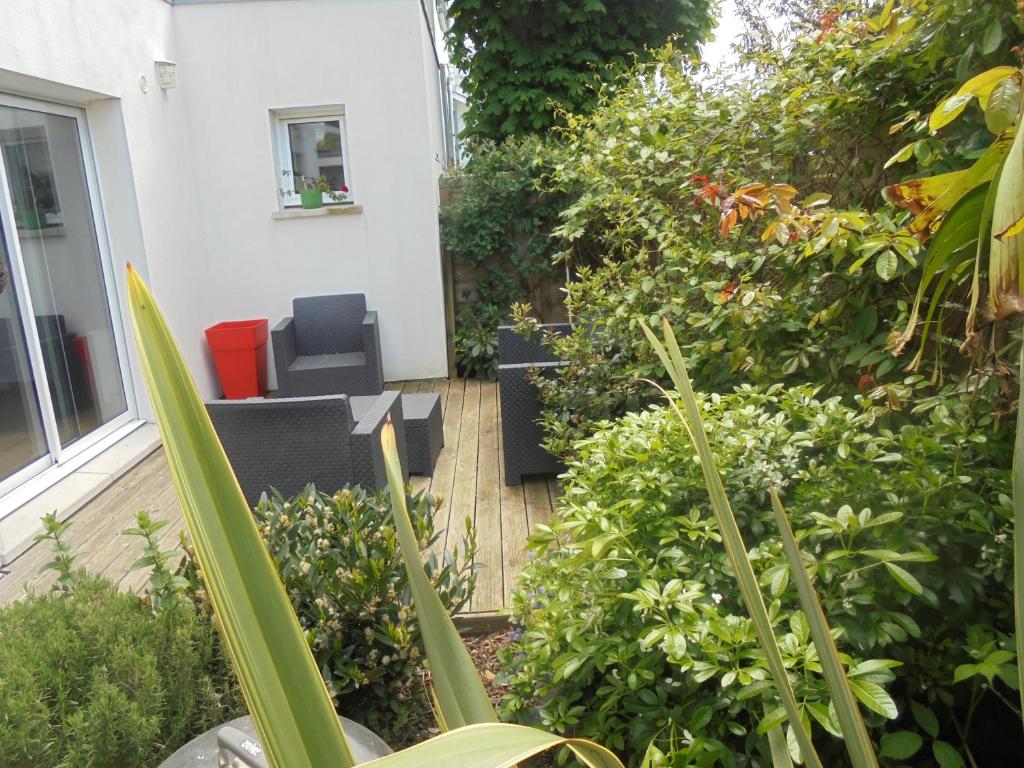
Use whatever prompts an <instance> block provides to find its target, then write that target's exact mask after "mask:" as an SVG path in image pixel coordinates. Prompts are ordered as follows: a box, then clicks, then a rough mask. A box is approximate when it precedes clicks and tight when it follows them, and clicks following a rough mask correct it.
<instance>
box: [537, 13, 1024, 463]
mask: <svg viewBox="0 0 1024 768" xmlns="http://www.w3.org/2000/svg"><path fill="white" fill-rule="evenodd" d="M857 15H858V14H857V13H856V11H855V10H852V9H851V10H850V12H849V13H847V14H840V15H837V16H836V17H835V18H833V19H831V21H829V22H828V23H827V24H826V27H825V28H823V29H822V30H816V31H815V32H814V33H813V34H809V35H803V36H801V37H799V38H798V39H797V40H796V42H795V43H794V44H793V45H792V46H787V47H786V48H785V50H780V51H776V52H773V53H770V54H768V53H766V54H764V55H763V56H762V57H760V58H758V59H757V60H756V61H755V62H754V64H756V65H757V66H758V67H759V68H761V69H762V70H763V71H761V72H760V73H759V74H760V76H759V77H757V78H749V77H734V76H731V75H730V74H728V73H727V74H726V75H725V76H723V77H720V78H710V79H704V80H699V79H697V78H694V77H692V76H690V74H689V73H687V72H685V71H681V70H680V68H679V66H678V65H677V63H675V62H674V61H673V60H672V59H671V58H664V59H662V60H660V61H656V62H654V63H651V64H646V65H643V66H640V67H638V68H636V69H635V70H634V71H633V73H632V76H631V78H630V79H629V80H626V81H623V83H622V84H621V85H620V86H619V87H617V88H608V89H606V90H605V91H603V92H602V94H601V98H600V104H599V105H598V107H597V108H596V109H595V110H594V111H593V112H592V113H590V114H588V115H585V116H569V117H568V118H567V125H566V128H565V130H564V131H562V132H561V133H560V137H561V140H562V142H563V147H562V150H561V153H560V155H559V158H560V160H559V162H557V163H555V164H554V167H553V170H552V172H551V173H550V175H549V176H546V177H545V179H544V181H545V186H546V187H550V188H553V189H555V190H558V191H560V192H561V193H562V194H564V195H566V196H567V199H568V204H567V206H566V207H565V209H564V210H563V211H562V214H561V218H562V223H561V226H559V227H558V228H556V229H555V230H554V235H555V236H556V237H558V238H560V240H561V245H562V251H561V252H560V257H561V258H565V259H567V260H568V261H570V262H571V263H572V264H574V265H580V264H582V265H588V264H589V265H591V268H590V269H580V270H579V273H578V275H577V276H576V277H575V278H574V279H573V280H571V281H570V282H569V283H568V284H567V286H566V291H567V299H566V303H567V309H568V313H569V315H570V316H571V317H572V318H573V319H574V320H576V321H577V323H578V324H579V325H580V327H581V329H583V328H585V329H587V331H586V332H584V331H583V330H581V331H579V332H577V333H576V334H574V336H572V337H570V338H567V339H563V340H561V341H560V342H559V343H558V344H557V345H556V346H557V347H558V354H559V356H560V357H561V358H562V359H564V360H566V361H567V362H568V363H569V365H568V366H567V367H565V368H563V369H562V371H561V375H560V376H558V377H556V378H554V379H551V380H549V381H547V382H546V383H545V382H541V387H542V389H543V398H544V403H545V408H546V410H547V414H546V418H545V428H546V434H547V436H548V446H549V448H551V449H552V450H553V451H555V452H556V453H567V452H568V451H569V450H570V449H571V445H572V443H573V441H575V440H578V439H580V438H583V437H586V436H588V435H589V434H590V431H591V430H592V428H593V425H594V424H595V423H597V422H598V421H600V420H601V419H605V418H615V417H618V416H621V415H622V414H624V413H626V412H627V411H628V410H629V409H632V408H636V407H639V406H641V405H643V404H644V403H645V402H647V401H648V395H647V394H646V393H645V392H641V391H639V390H638V389H637V388H636V384H635V382H636V380H637V379H638V378H640V377H651V378H654V379H656V380H658V381H660V382H662V383H665V382H666V378H665V375H664V372H663V371H662V370H661V367H660V366H658V365H657V364H656V363H655V361H654V358H653V356H652V354H651V353H650V351H649V350H647V349H646V345H645V344H644V343H643V342H642V336H641V334H640V332H639V327H638V325H637V321H638V320H639V319H644V320H645V321H646V322H647V323H648V324H649V325H651V326H652V327H656V326H657V325H658V324H659V323H660V318H661V317H667V318H668V319H669V321H670V322H671V324H672V327H673V330H674V332H675V334H676V336H677V338H678V339H679V341H680V344H681V345H683V347H684V350H683V351H684V353H685V354H687V356H688V360H689V361H690V362H691V363H692V364H691V373H692V374H693V377H694V381H695V382H696V385H697V387H698V389H701V390H704V391H711V390H716V389H718V390H722V389H724V390H728V389H730V388H731V387H732V386H734V385H736V384H738V383H756V384H762V383H765V382H768V383H774V382H777V381H784V382H785V383H787V384H794V383H799V382H802V381H814V382H816V383H818V384H820V385H822V386H824V387H825V389H826V391H827V392H828V393H829V394H843V395H847V396H850V395H853V394H856V393H857V391H858V389H859V388H860V387H864V388H865V389H873V388H874V387H875V386H876V385H881V386H885V385H899V384H900V381H901V379H902V373H901V371H902V370H903V368H904V367H905V366H906V365H907V364H908V363H911V362H912V360H913V357H914V353H915V352H916V351H917V344H909V345H904V349H903V354H901V355H900V356H898V357H894V356H893V355H892V354H890V352H891V350H892V349H893V348H896V347H899V346H900V344H898V343H897V340H898V338H899V335H900V332H902V331H903V330H904V329H905V328H906V325H907V323H908V320H909V312H908V310H909V309H910V305H911V304H912V302H913V297H914V293H915V289H916V287H917V284H918V282H919V281H920V280H921V275H922V261H923V259H922V256H923V251H924V248H923V247H922V242H923V241H926V240H927V235H926V233H921V234H920V238H915V237H913V236H912V235H911V233H908V232H907V231H904V230H903V227H904V225H905V224H906V223H907V222H908V221H909V217H908V216H907V212H906V211H904V210H903V209H901V208H898V207H897V206H895V205H892V204H889V203H887V202H886V201H885V200H884V199H883V197H882V195H881V194H880V193H881V191H882V189H883V187H884V186H885V185H886V184H887V183H891V182H894V181H897V180H899V179H901V178H913V177H916V176H920V175H927V174H932V173H939V172H944V171H953V170H956V169H961V168H965V167H967V166H969V165H970V164H971V163H972V162H973V160H974V158H976V157H977V156H978V154H980V152H981V149H982V148H983V147H985V146H986V145H987V144H989V143H990V142H991V140H992V135H991V134H990V133H988V132H987V131H986V129H985V126H984V124H983V122H982V120H981V113H980V111H979V110H975V112H973V113H972V114H971V115H969V116H968V122H965V123H963V124H951V125H950V126H948V127H947V128H944V129H943V130H942V131H941V132H940V134H939V135H932V134H930V133H929V131H928V128H927V119H926V118H927V114H928V113H929V112H930V111H931V110H932V109H933V107H934V106H935V104H936V103H937V102H938V101H939V100H940V99H941V98H942V97H943V96H946V95H949V93H951V92H952V91H953V90H955V88H956V87H958V86H959V84H960V83H961V82H963V80H965V79H966V78H967V77H970V76H972V75H974V74H977V73H979V72H981V71H983V70H985V69H986V68H988V67H990V66H993V65H996V64H1003V63H1012V62H1013V61H1014V60H1015V58H1014V54H1013V53H1012V52H1011V45H1012V43H1011V41H1018V40H1019V39H1020V34H1021V24H1020V22H1019V20H1018V19H1017V18H1016V11H1015V6H1014V3H1013V2H1011V1H1010V0H999V1H998V2H993V3H985V4H982V5H980V6H973V5H970V4H967V3H963V2H955V1H954V0H939V1H938V2H934V3H927V4H922V3H912V4H911V3H904V4H901V5H900V6H899V7H897V8H895V10H893V12H892V14H889V13H888V11H886V12H884V13H883V16H884V19H882V17H876V18H873V19H862V18H855V16H857ZM890 21H891V24H890V23H889V22H890ZM833 22H834V23H833ZM968 36H970V37H968ZM968 40H970V41H972V42H970V44H968V43H967V42H966V41H968ZM983 40H985V41H991V40H995V43H996V45H992V44H990V43H989V42H986V43H985V44H984V45H983V44H982V41H983ZM908 146H909V147H911V148H912V149H913V151H912V152H907V153H905V154H906V157H905V158H904V159H905V162H894V163H892V164H889V163H888V162H887V161H888V160H889V159H890V158H891V157H893V156H894V155H895V154H896V153H897V152H898V151H900V149H901V148H906V147H908ZM886 165H888V167H885V166H886ZM754 182H760V183H763V184H767V185H772V184H774V185H792V187H788V186H785V187H783V191H788V192H791V193H792V195H791V197H790V198H789V199H787V201H786V203H785V204H784V205H783V206H781V208H785V209H786V213H785V214H783V213H782V212H781V210H779V208H780V206H778V205H774V204H772V203H771V202H766V201H759V200H755V201H754V202H753V203H751V200H750V199H747V200H746V202H745V203H744V202H743V200H739V199H737V197H736V194H737V192H738V190H741V189H743V188H748V189H749V187H747V185H749V184H751V183H754ZM793 188H795V189H793ZM741 197H742V196H741ZM832 206H835V208H833V207H832ZM740 211H742V212H743V214H744V215H743V217H742V218H741V217H740V216H739V212H740ZM730 212H731V215H732V216H734V217H736V221H735V222H732V221H731V220H730V219H729V216H730ZM776 219H784V224H785V226H783V227H779V226H778V225H777V222H776V221H775V220H776ZM723 222H724V223H725V224H726V225H727V226H725V227H724V230H726V231H724V232H723ZM798 224H799V225H798ZM773 227H774V228H773ZM919 240H920V242H919ZM595 253H597V254H599V255H600V257H601V258H600V259H599V260H595V259H594V254H595ZM595 261H596V263H595ZM971 277H972V270H969V269H968V270H962V271H961V272H960V273H958V274H957V276H956V279H955V280H954V281H953V282H952V286H954V288H953V289H951V290H950V293H949V296H948V300H947V301H945V302H943V303H942V306H941V308H940V310H939V311H938V314H937V315H936V318H935V321H936V323H937V324H938V326H939V328H938V329H937V330H936V328H934V327H933V328H932V329H931V333H930V335H929V343H928V348H927V350H926V354H925V355H924V359H923V361H922V362H921V364H920V371H919V372H920V373H922V375H924V376H925V378H926V379H929V380H930V379H931V378H932V375H933V374H934V378H935V380H936V381H939V380H941V379H942V378H943V376H945V377H946V378H947V379H948V378H949V377H950V376H953V377H954V378H956V377H959V376H962V375H963V374H964V372H965V370H968V369H970V368H972V367H975V366H979V365H981V366H991V369H992V370H995V371H999V370H1000V369H1002V370H1003V371H1006V370H1008V369H1007V368H1005V367H1001V366H1000V365H999V363H998V362H995V363H993V360H992V358H993V357H997V356H998V355H992V354H986V347H989V346H990V344H989V342H990V341H991V348H994V349H1002V348H1003V341H1002V338H1003V333H1005V331H1004V330H1002V329H1000V330H999V331H998V332H996V331H991V332H990V335H989V337H988V338H985V337H979V338H978V339H976V340H975V345H973V346H971V347H970V351H974V352H975V353H976V354H974V355H973V357H974V359H972V360H971V361H965V360H964V358H963V356H962V355H961V353H960V347H961V342H962V341H963V340H964V332H963V329H964V325H965V324H964V319H965V315H966V312H967V302H966V301H965V296H966V293H967V290H966V289H967V288H968V287H969V283H970V280H971ZM920 319H923V317H922V318H920ZM934 324H935V323H933V325H934ZM911 330H914V329H913V328H912V329H911ZM918 330H920V329H918ZM986 331H987V332H988V331H989V329H988V328H986ZM978 350H981V351H980V352H978ZM1002 359H1003V360H1013V359H1014V355H1013V350H1012V349H1011V350H1003V356H1002ZM1007 390H1009V391H1015V390H1016V387H1015V385H1013V384H1010V385H1009V386H1008V387H1007ZM1002 405H1003V404H1002V403H1000V406H1002Z"/></svg>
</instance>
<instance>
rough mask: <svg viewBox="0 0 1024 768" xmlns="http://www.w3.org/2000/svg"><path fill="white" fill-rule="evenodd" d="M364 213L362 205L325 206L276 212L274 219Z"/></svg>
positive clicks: (272, 215) (273, 215)
mask: <svg viewBox="0 0 1024 768" xmlns="http://www.w3.org/2000/svg"><path fill="white" fill-rule="evenodd" d="M362 212H363V206H361V205H331V206H328V205H325V206H324V207H323V208H286V209H285V210H283V211H274V212H273V213H272V214H271V217H272V218H274V219H309V218H314V217H317V216H353V215H355V214H359V213H362Z"/></svg>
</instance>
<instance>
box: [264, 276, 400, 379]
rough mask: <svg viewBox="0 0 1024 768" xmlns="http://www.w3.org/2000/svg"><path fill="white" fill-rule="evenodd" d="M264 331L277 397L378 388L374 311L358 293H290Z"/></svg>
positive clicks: (377, 333)
mask: <svg viewBox="0 0 1024 768" xmlns="http://www.w3.org/2000/svg"><path fill="white" fill-rule="evenodd" d="M270 336H271V341H272V343H273V346H274V367H275V369H276V370H277V389H278V394H279V395H280V396H281V397H308V396H311V395H340V394H345V395H379V394H380V393H381V392H383V391H384V369H383V366H382V365H381V359H380V330H379V328H378V324H377V313H376V312H367V311H366V297H365V296H364V295H363V294H361V293H348V294H338V295H335V296H304V297H302V298H298V299H295V300H294V301H292V316H291V317H286V318H285V319H284V320H282V321H281V322H280V323H278V324H277V326H276V327H275V328H274V329H273V331H272V332H271V334H270Z"/></svg>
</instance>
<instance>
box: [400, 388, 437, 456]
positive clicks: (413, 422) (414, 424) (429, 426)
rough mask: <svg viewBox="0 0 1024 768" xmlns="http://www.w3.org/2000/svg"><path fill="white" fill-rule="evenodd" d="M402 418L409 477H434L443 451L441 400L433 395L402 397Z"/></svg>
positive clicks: (432, 393) (422, 394) (435, 394)
mask: <svg viewBox="0 0 1024 768" xmlns="http://www.w3.org/2000/svg"><path fill="white" fill-rule="evenodd" d="M402 418H403V420H404V421H405V446H406V448H405V450H406V456H407V459H408V462H409V473H410V474H414V475H427V476H430V475H432V474H434V464H436V463H437V457H438V455H440V453H441V449H442V448H444V426H443V425H442V423H441V396H440V395H439V394H437V393H436V392H429V393H420V394H416V395H402Z"/></svg>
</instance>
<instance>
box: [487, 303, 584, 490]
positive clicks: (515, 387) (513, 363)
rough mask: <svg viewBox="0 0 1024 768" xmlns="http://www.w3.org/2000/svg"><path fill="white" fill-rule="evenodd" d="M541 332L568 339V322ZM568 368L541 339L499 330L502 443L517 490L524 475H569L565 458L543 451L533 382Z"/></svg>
mask: <svg viewBox="0 0 1024 768" xmlns="http://www.w3.org/2000/svg"><path fill="white" fill-rule="evenodd" d="M541 330H542V331H548V332H553V333H557V334H560V335H566V334H568V333H569V332H570V331H571V330H572V326H571V325H570V324H569V323H550V324H548V325H542V326H541ZM563 365H565V363H564V362H563V361H561V360H558V359H557V358H556V357H554V356H553V355H552V354H551V352H550V351H549V350H548V349H547V348H546V347H545V346H544V345H543V344H542V343H541V335H540V334H538V335H537V336H535V337H534V338H530V339H527V338H524V337H522V336H520V335H519V334H517V333H516V332H515V330H514V329H513V328H512V327H511V326H499V327H498V384H499V387H500V393H501V442H502V450H503V452H504V456H505V484H506V485H518V484H519V483H521V482H522V481H523V475H557V474H559V473H560V472H562V471H564V469H565V465H564V464H563V463H562V461H561V459H559V458H558V457H557V456H554V455H552V454H550V453H548V452H547V451H546V450H544V448H543V447H542V446H541V442H542V441H543V439H544V431H543V430H542V429H541V427H540V424H539V423H538V421H539V420H540V415H541V406H540V397H539V392H538V391H537V387H536V385H535V384H534V383H533V382H532V381H531V380H530V371H531V369H534V370H536V372H537V375H539V376H546V377H553V376H554V375H555V373H556V372H557V370H558V368H559V367H561V366H563Z"/></svg>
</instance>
